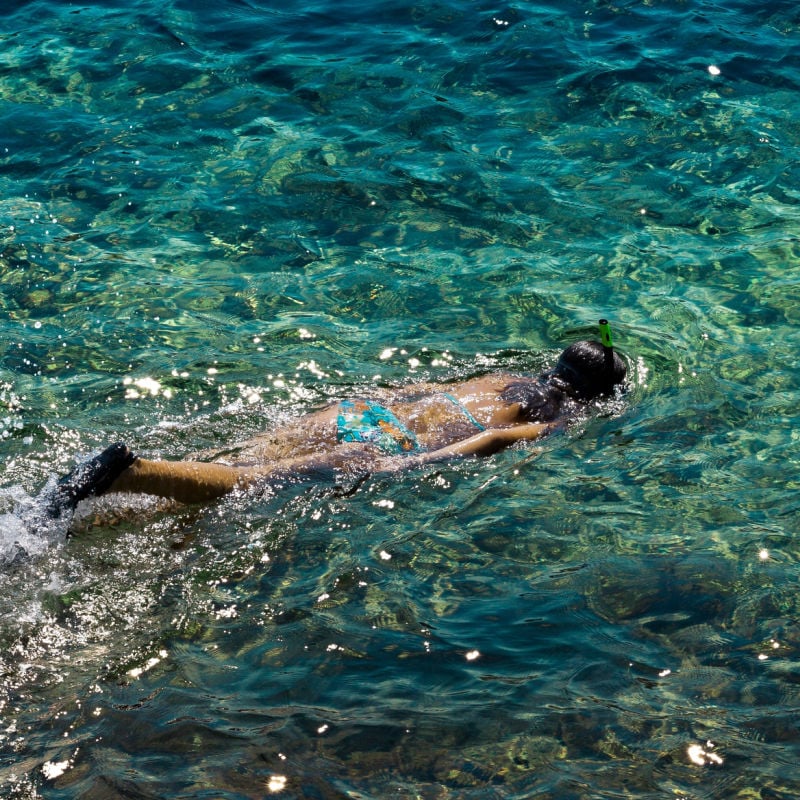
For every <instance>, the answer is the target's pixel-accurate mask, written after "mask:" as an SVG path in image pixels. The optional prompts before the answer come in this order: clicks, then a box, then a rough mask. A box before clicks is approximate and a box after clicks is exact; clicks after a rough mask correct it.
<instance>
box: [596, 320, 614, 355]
mask: <svg viewBox="0 0 800 800" xmlns="http://www.w3.org/2000/svg"><path fill="white" fill-rule="evenodd" d="M597 324H598V325H599V326H600V343H601V344H602V345H603V348H604V349H605V350H611V351H612V352H613V349H614V343H613V342H612V341H611V326H610V325H609V324H608V320H607V319H601V320H600V321H599V322H598V323H597Z"/></svg>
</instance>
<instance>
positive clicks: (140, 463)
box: [108, 458, 261, 503]
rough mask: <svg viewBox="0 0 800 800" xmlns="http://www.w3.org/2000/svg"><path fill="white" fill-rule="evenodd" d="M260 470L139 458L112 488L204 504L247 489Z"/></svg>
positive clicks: (112, 490)
mask: <svg viewBox="0 0 800 800" xmlns="http://www.w3.org/2000/svg"><path fill="white" fill-rule="evenodd" d="M259 477H261V476H260V474H259V472H258V470H247V469H242V468H240V467H231V466H228V465H227V464H215V463H213V462H208V461H149V460H148V459H144V458H137V459H136V460H135V461H133V462H132V463H131V464H130V466H129V467H128V468H127V469H125V470H124V471H123V472H122V473H121V474H120V475H119V477H118V478H117V479H116V480H115V481H114V482H113V483H112V484H111V485H110V486H109V488H108V491H109V492H133V493H135V494H153V495H156V496H158V497H169V498H172V499H173V500H178V501H179V502H181V503H204V502H207V501H209V500H215V499H216V498H218V497H223V496H224V495H226V494H228V493H229V492H232V491H233V490H234V489H245V488H247V487H248V486H249V485H250V484H251V483H253V482H254V481H255V480H256V479H257V478H259Z"/></svg>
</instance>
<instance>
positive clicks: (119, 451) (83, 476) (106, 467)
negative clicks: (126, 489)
mask: <svg viewBox="0 0 800 800" xmlns="http://www.w3.org/2000/svg"><path fill="white" fill-rule="evenodd" d="M134 461H136V456H135V455H134V454H133V453H131V451H130V450H128V448H127V446H126V445H124V444H123V443H122V442H117V443H116V444H112V445H110V446H109V447H107V448H106V449H105V450H103V452H102V453H100V455H98V456H95V457H94V458H91V459H89V460H88V461H85V462H84V463H83V464H79V465H78V466H77V467H75V469H74V470H72V472H70V473H69V474H68V475H65V476H64V477H63V478H61V480H60V481H59V482H58V483H57V484H56V487H55V489H54V490H53V492H52V494H51V495H50V497H49V498H48V499H47V506H46V509H45V510H46V512H47V516H48V517H50V518H51V519H58V518H59V517H60V516H61V514H62V513H63V512H64V511H74V510H75V507H76V506H77V505H78V503H80V502H81V500H85V499H86V498H87V497H92V496H96V495H101V494H103V493H104V492H107V491H108V489H109V488H110V486H111V484H112V483H114V481H115V480H116V479H117V478H118V477H119V476H120V475H121V474H122V473H123V472H124V471H125V470H126V469H127V468H128V467H129V466H130V465H131V464H133V462H134Z"/></svg>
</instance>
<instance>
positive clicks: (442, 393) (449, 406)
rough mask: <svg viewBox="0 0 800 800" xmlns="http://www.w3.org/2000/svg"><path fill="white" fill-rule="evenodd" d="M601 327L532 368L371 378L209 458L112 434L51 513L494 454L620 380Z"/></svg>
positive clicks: (622, 369)
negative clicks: (448, 376) (160, 455)
mask: <svg viewBox="0 0 800 800" xmlns="http://www.w3.org/2000/svg"><path fill="white" fill-rule="evenodd" d="M600 327H601V335H602V337H603V341H602V343H600V342H591V341H580V342H576V343H575V344H573V345H570V346H569V347H568V348H567V349H566V350H564V352H563V353H562V354H561V356H560V358H559V359H558V363H557V364H556V366H555V367H554V368H553V369H552V370H551V371H549V372H546V373H544V374H542V375H539V376H537V377H521V376H512V375H509V374H506V373H493V374H489V375H485V376H482V377H478V378H472V379H470V380H467V381H462V382H460V383H451V384H434V383H424V384H414V385H410V386H407V387H404V388H401V389H398V390H389V389H376V390H374V391H372V392H371V393H370V396H369V397H364V398H354V399H350V400H343V401H341V402H339V403H336V404H334V405H331V406H328V407H327V408H324V409H322V410H321V411H317V412H314V413H310V414H307V415H305V416H303V417H300V418H299V419H298V420H296V421H295V422H293V423H290V424H289V425H286V426H283V427H281V428H278V429H276V430H273V431H270V432H268V433H265V434H262V435H260V436H257V437H255V438H254V439H252V440H250V441H247V442H245V443H243V444H242V445H241V446H239V447H237V448H235V449H234V450H233V451H230V450H228V451H226V452H224V453H217V454H212V455H211V456H210V460H186V461H151V460H147V459H144V458H139V457H137V456H135V455H134V454H133V453H131V451H130V450H129V449H128V448H127V447H126V446H125V445H124V444H121V443H117V444H113V445H111V446H110V447H108V448H106V449H105V450H104V451H103V452H102V453H100V455H98V456H96V457H95V458H93V459H91V460H89V461H87V462H85V463H84V464H81V465H79V466H78V467H76V468H75V469H74V470H73V471H72V472H71V473H70V474H69V475H67V476H65V477H64V478H62V479H61V480H60V481H59V483H58V485H57V486H56V488H55V490H54V491H53V493H52V495H51V497H50V498H49V501H48V506H47V509H48V514H49V515H50V516H51V517H53V518H57V517H59V516H60V515H61V514H62V513H63V512H64V511H72V510H74V509H75V507H76V506H77V505H78V503H79V502H80V501H81V500H83V499H85V498H87V497H91V496H97V495H102V494H106V493H111V492H133V493H137V494H150V495H157V496H160V497H167V498H172V499H174V500H178V501H180V502H184V503H200V502H205V501H209V500H213V499H215V498H218V497H222V496H223V495H226V494H228V493H230V492H232V491H234V490H235V489H247V488H249V487H252V486H257V485H259V484H265V483H277V482H280V481H281V480H284V479H302V478H309V477H313V476H314V475H318V474H320V473H325V472H330V471H334V470H341V471H343V472H344V473H349V474H352V475H361V476H363V475H365V474H370V473H375V472H394V471H397V470H400V469H407V468H412V467H416V466H420V465H423V464H428V463H431V462H435V461H442V460H446V459H451V458H458V457H464V456H487V455H491V454H492V453H496V452H497V451H499V450H502V449H503V448H505V447H508V446H509V445H511V444H513V443H515V442H519V441H530V440H534V439H538V438H540V437H541V436H544V435H545V434H547V433H548V432H550V431H551V430H553V429H554V428H556V427H558V426H559V425H564V424H565V423H566V422H568V421H569V420H570V419H572V418H575V417H577V416H579V415H580V414H581V413H582V412H585V410H586V408H587V406H588V404H589V403H590V402H591V401H593V400H595V399H597V398H600V397H604V396H608V395H610V394H612V393H613V391H614V388H615V387H616V386H618V385H620V384H622V383H623V381H624V380H625V375H626V371H627V370H626V366H625V361H624V360H623V359H622V358H621V357H620V356H619V354H617V353H616V352H615V351H614V350H613V348H612V346H611V339H610V329H609V328H608V323H607V322H606V321H605V320H601V326H600ZM203 457H204V458H207V457H208V456H207V455H204V456H203Z"/></svg>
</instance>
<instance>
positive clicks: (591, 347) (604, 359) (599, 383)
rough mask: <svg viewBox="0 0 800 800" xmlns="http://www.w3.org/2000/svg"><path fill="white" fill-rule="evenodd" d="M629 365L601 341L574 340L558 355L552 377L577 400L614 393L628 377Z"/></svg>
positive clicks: (552, 379)
mask: <svg viewBox="0 0 800 800" xmlns="http://www.w3.org/2000/svg"><path fill="white" fill-rule="evenodd" d="M627 372H628V368H627V366H626V365H625V362H624V361H623V359H622V357H621V356H620V355H619V354H618V353H616V352H615V351H614V350H612V349H611V348H610V347H603V345H602V344H600V342H587V341H583V342H575V344H571V345H570V346H569V347H568V348H567V349H566V350H565V351H564V352H563V353H562V354H561V356H560V357H559V359H558V363H557V364H556V366H555V368H554V369H553V372H552V373H551V377H550V380H551V382H552V383H556V384H557V385H558V384H560V385H561V386H562V387H563V389H564V391H566V392H567V394H569V395H570V396H571V397H575V398H577V399H578V400H583V401H588V400H594V399H595V398H596V397H603V396H605V395H609V394H612V393H613V391H614V387H615V386H617V385H618V384H620V383H622V382H623V381H624V380H625V375H626V374H627Z"/></svg>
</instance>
